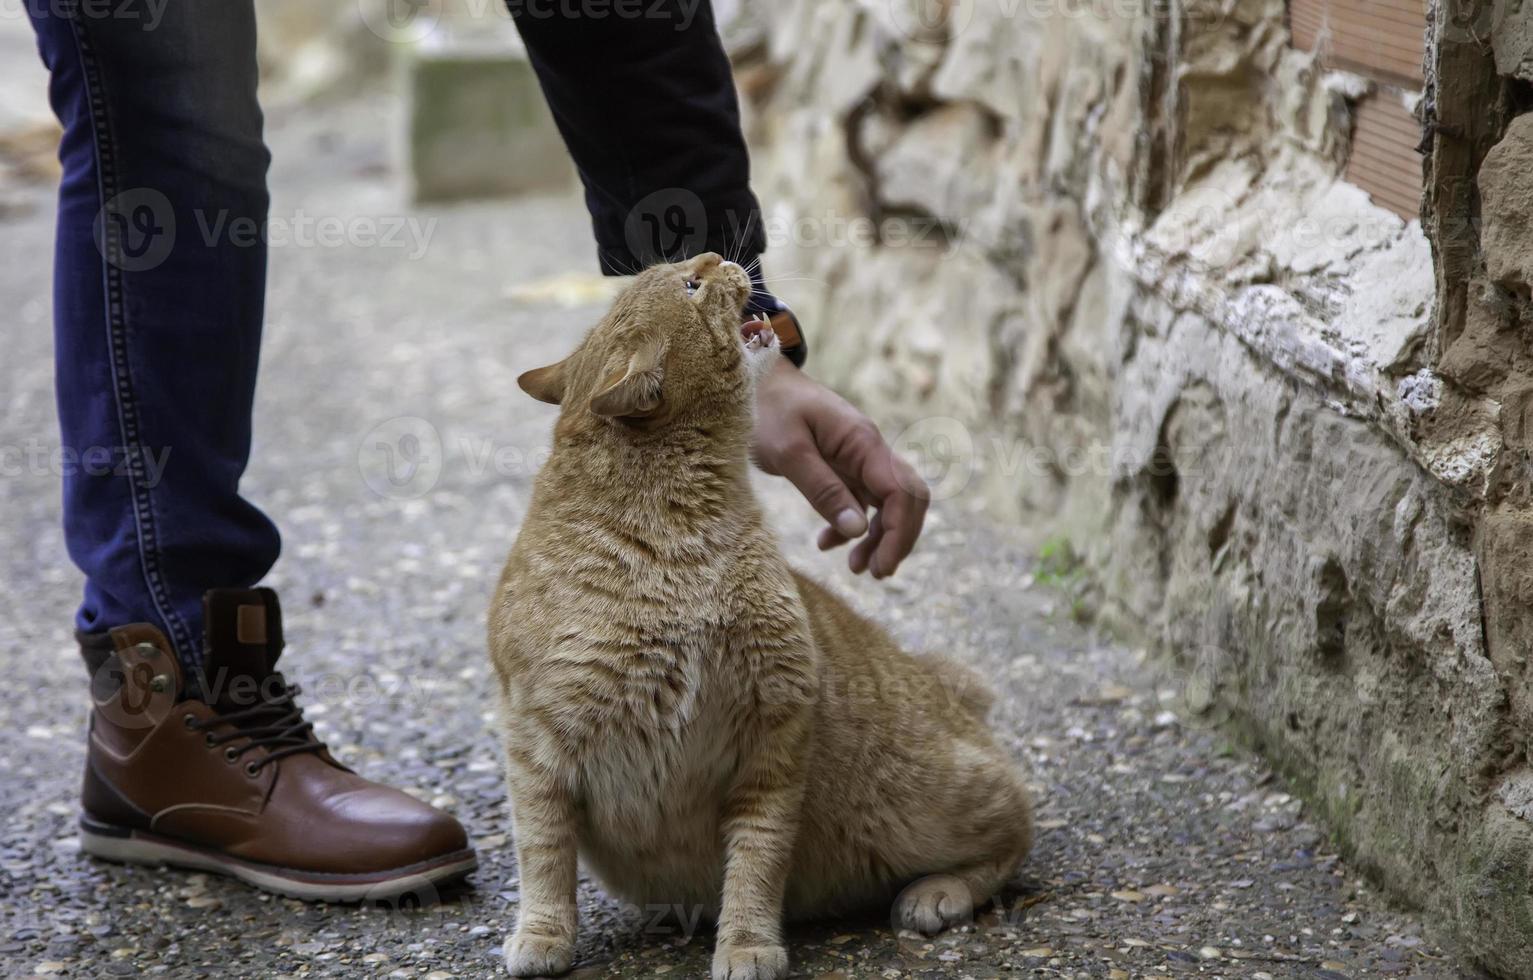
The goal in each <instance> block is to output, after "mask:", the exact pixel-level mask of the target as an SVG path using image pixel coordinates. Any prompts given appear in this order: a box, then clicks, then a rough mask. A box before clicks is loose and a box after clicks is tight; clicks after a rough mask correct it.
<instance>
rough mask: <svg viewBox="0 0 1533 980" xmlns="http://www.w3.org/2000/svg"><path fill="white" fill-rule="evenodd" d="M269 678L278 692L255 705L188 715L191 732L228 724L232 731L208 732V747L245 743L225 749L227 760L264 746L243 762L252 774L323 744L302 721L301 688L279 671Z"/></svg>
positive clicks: (315, 749)
mask: <svg viewBox="0 0 1533 980" xmlns="http://www.w3.org/2000/svg"><path fill="white" fill-rule="evenodd" d="M271 680H272V681H275V684H276V687H277V690H278V691H279V692H280V693H277V694H275V695H268V696H266V697H265V698H264V699H263V700H261V701H260V702H258V703H257V704H254V705H251V706H250V707H248V708H240V709H237V710H234V711H222V710H219V709H218V708H217V707H216V706H214V710H215V711H217V714H215V715H214V716H213V717H211V718H207V719H203V720H196V719H193V718H191V717H190V716H188V720H187V726H186V727H188V728H190V729H191V730H192V731H203V730H206V729H213V728H216V727H219V726H222V725H228V726H230V727H231V728H232V731H226V732H212V731H209V733H208V736H207V743H208V745H210V746H218V745H225V744H228V743H231V742H236V741H239V740H241V739H244V740H245V741H244V744H242V745H239V746H237V747H235V746H231V747H230V748H229V749H227V750H226V751H227V752H228V753H229V758H230V761H233V760H235V759H238V758H239V757H240V756H242V755H244V754H245V753H246V752H249V751H250V750H251V749H266V751H265V752H264V753H262V754H261V756H260V757H259V758H256V759H252V760H251V761H250V762H247V763H246V764H245V768H246V770H247V771H249V772H250V773H251V774H252V775H254V774H255V773H257V772H260V771H261V767H263V766H265V765H266V764H267V763H268V762H276V761H277V760H278V759H282V758H285V757H287V756H290V755H297V754H299V753H301V752H321V751H324V748H325V743H324V742H321V741H320V740H319V739H317V738H314V737H312V734H311V733H312V732H313V731H314V723H313V722H312V721H306V720H304V717H303V709H302V708H301V707H299V706H298V701H297V698H298V695H300V694H302V693H303V688H302V687H300V686H299V685H297V684H289V683H287V681H286V679H285V678H283V677H282V675H281V674H274V675H273V676H272V678H271ZM262 686H263V687H266V686H267V685H265V684H263V685H262Z"/></svg>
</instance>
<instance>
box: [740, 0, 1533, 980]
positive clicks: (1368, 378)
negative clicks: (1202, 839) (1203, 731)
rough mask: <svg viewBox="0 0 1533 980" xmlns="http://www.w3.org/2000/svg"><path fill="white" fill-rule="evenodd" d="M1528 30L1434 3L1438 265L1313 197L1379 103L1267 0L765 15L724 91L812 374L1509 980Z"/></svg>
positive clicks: (1526, 380) (1531, 272)
mask: <svg viewBox="0 0 1533 980" xmlns="http://www.w3.org/2000/svg"><path fill="white" fill-rule="evenodd" d="M1524 9H1533V8H1524V6H1523V5H1520V4H1511V3H1507V2H1502V0H1497V2H1496V3H1491V2H1489V0H1487V2H1484V3H1479V4H1476V3H1475V2H1474V0H1441V6H1440V7H1439V8H1438V9H1435V10H1434V11H1433V14H1432V29H1431V35H1430V41H1431V43H1430V45H1429V47H1430V53H1429V56H1428V62H1429V63H1428V65H1427V75H1428V84H1427V88H1426V91H1425V93H1424V95H1423V97H1422V101H1421V104H1420V105H1419V106H1418V107H1417V111H1418V114H1419V116H1420V117H1421V118H1422V119H1424V120H1425V121H1426V122H1427V128H1426V132H1427V133H1428V134H1430V139H1428V140H1427V141H1426V143H1425V146H1426V149H1427V150H1428V151H1429V152H1428V156H1427V157H1426V168H1427V169H1426V173H1427V185H1428V192H1427V199H1426V201H1425V204H1424V214H1425V215H1426V222H1427V223H1426V226H1425V227H1426V232H1425V233H1424V231H1423V225H1422V223H1421V222H1419V221H1412V222H1410V223H1408V224H1407V223H1404V222H1402V221H1401V220H1400V219H1398V218H1397V217H1395V216H1393V215H1392V214H1390V213H1388V212H1386V211H1384V210H1383V209H1380V208H1377V207H1375V206H1374V205H1373V204H1372V203H1370V202H1369V200H1368V199H1367V197H1366V195H1364V194H1363V192H1361V191H1360V190H1358V189H1357V188H1356V187H1353V186H1352V185H1350V184H1347V183H1346V182H1344V181H1343V180H1341V178H1340V177H1339V174H1340V173H1341V172H1342V170H1343V167H1344V164H1345V161H1346V159H1347V153H1348V141H1349V137H1350V120H1351V118H1352V112H1353V110H1354V107H1355V106H1356V104H1357V103H1358V100H1360V99H1363V98H1367V97H1384V96H1381V95H1376V94H1373V93H1371V92H1370V91H1369V87H1368V85H1367V83H1366V82H1364V81H1363V80H1361V79H1359V78H1356V77H1353V76H1348V75H1344V74H1340V73H1335V72H1329V71H1326V70H1324V69H1323V68H1322V67H1321V66H1320V65H1319V64H1317V63H1316V61H1315V60H1314V59H1313V58H1312V57H1311V56H1309V55H1306V54H1303V53H1300V52H1297V51H1295V50H1293V49H1292V48H1291V46H1290V44H1289V38H1288V33H1287V29H1286V27H1285V16H1284V13H1285V12H1284V5H1283V2H1282V0H1175V2H1170V0H1160V2H1153V0H1010V2H1006V0H955V2H953V3H950V4H946V5H934V4H931V3H922V2H920V0H878V2H856V0H782V3H781V5H780V7H778V8H776V12H775V13H774V16H773V18H772V22H771V24H770V28H769V30H768V32H767V34H766V36H765V38H764V39H763V40H762V41H761V42H760V43H759V44H758V45H756V46H755V47H754V48H753V49H752V50H751V51H749V52H746V53H745V55H744V56H743V57H742V61H741V72H740V77H741V84H742V88H743V89H744V91H745V92H746V94H747V109H748V118H749V125H750V128H751V135H752V138H753V139H754V141H755V142H756V144H757V146H758V148H759V149H758V153H757V157H756V168H757V174H756V183H757V187H758V190H759V191H760V193H761V196H762V198H763V200H764V201H765V202H766V204H767V208H768V217H767V226H768V236H769V239H770V241H771V245H772V250H771V253H770V255H769V263H768V271H769V272H770V273H773V274H775V275H777V276H781V277H783V278H784V279H786V280H790V281H788V282H784V283H783V285H782V287H781V291H782V292H783V293H785V294H786V295H789V296H791V297H792V298H793V300H794V301H795V304H796V305H797V306H799V307H802V308H803V312H804V313H806V314H807V322H809V323H811V324H814V325H817V326H816V330H815V333H814V334H813V342H814V346H815V353H814V360H813V368H814V370H815V372H816V373H818V374H819V375H820V376H822V377H823V378H825V379H827V380H829V381H831V382H832V383H834V384H835V385H837V386H838V387H840V388H842V389H843V390H845V391H846V392H848V393H849V394H850V395H852V396H853V397H855V398H856V399H857V400H858V401H859V402H861V403H862V404H864V405H865V406H866V407H868V408H869V409H870V410H871V411H872V412H874V413H875V414H877V415H878V416H879V417H880V418H881V419H884V420H887V422H888V423H889V424H888V425H887V428H889V429H890V431H891V434H896V433H900V436H899V442H900V444H901V445H902V446H903V447H904V448H905V449H907V450H908V451H911V452H913V453H915V454H916V455H917V456H918V457H920V458H922V459H924V460H925V462H926V463H927V465H928V467H929V473H930V475H931V476H933V478H934V484H935V486H936V488H937V492H938V494H939V495H941V496H944V497H948V498H951V499H952V500H953V502H954V503H956V504H960V505H961V504H964V503H983V505H984V506H986V507H988V508H990V509H993V510H998V511H1000V512H1002V513H1005V514H1008V515H1010V516H1012V517H1014V518H1015V519H1017V520H1018V521H1023V522H1026V523H1027V524H1028V525H1029V526H1031V527H1035V528H1038V529H1039V531H1040V537H1057V538H1065V539H1067V540H1068V541H1069V542H1070V543H1071V544H1072V545H1073V547H1074V548H1075V549H1076V550H1077V551H1078V552H1080V553H1081V554H1082V555H1083V556H1084V558H1085V560H1086V561H1087V563H1088V565H1089V567H1090V568H1091V569H1092V570H1093V572H1094V579H1095V581H1096V583H1097V588H1096V590H1095V592H1094V593H1093V595H1092V597H1091V602H1092V605H1093V606H1094V611H1095V612H1096V614H1097V615H1099V616H1100V617H1101V619H1102V620H1103V621H1104V622H1106V623H1108V624H1110V625H1112V626H1114V627H1116V628H1119V629H1124V630H1129V631H1133V632H1136V633H1139V634H1141V635H1145V636H1147V637H1148V638H1149V639H1150V640H1152V641H1153V643H1154V644H1155V645H1156V646H1157V647H1158V648H1159V649H1161V650H1162V651H1164V653H1165V654H1166V655H1167V656H1168V657H1171V658H1174V659H1175V660H1176V661H1177V662H1178V663H1179V664H1180V666H1181V667H1182V668H1183V669H1184V670H1185V671H1187V673H1188V674H1189V676H1190V678H1191V679H1192V681H1194V682H1195V683H1193V684H1191V685H1190V690H1192V691H1194V692H1196V701H1197V703H1196V704H1194V705H1192V707H1194V708H1198V709H1202V710H1204V711H1206V712H1207V713H1209V714H1210V715H1213V716H1215V717H1228V718H1229V719H1231V720H1232V723H1233V725H1234V728H1235V729H1236V730H1238V731H1240V732H1241V733H1243V734H1244V735H1245V736H1246V737H1247V738H1248V739H1249V740H1250V741H1251V742H1253V743H1254V744H1255V745H1256V746H1257V747H1258V748H1259V749H1260V750H1261V751H1263V752H1264V753H1266V754H1267V755H1268V756H1269V757H1270V758H1271V759H1273V760H1274V762H1275V764H1277V765H1279V766H1280V767H1281V768H1282V769H1283V771H1284V772H1285V773H1286V774H1287V775H1288V776H1289V777H1290V778H1291V779H1292V780H1293V781H1294V782H1295V784H1296V785H1298V786H1299V787H1300V788H1301V790H1302V791H1303V792H1304V793H1305V795H1306V796H1307V798H1308V799H1309V801H1310V803H1311V805H1312V806H1313V807H1314V808H1315V809H1316V810H1317V811H1319V812H1320V813H1322V814H1323V815H1324V816H1325V817H1326V818H1327V819H1328V821H1329V823H1330V826H1331V827H1332V829H1333V831H1334V832H1335V834H1336V836H1337V838H1338V839H1339V840H1340V841H1341V843H1342V845H1343V846H1344V847H1345V849H1346V850H1347V852H1348V853H1349V854H1350V855H1351V856H1352V857H1353V859H1354V860H1356V861H1357V862H1359V863H1360V864H1361V865H1362V866H1364V867H1366V868H1368V869H1369V870H1370V871H1371V872H1372V873H1373V874H1374V875H1375V876H1376V877H1377V878H1378V879H1379V880H1380V881H1382V882H1383V883H1384V884H1385V885H1386V886H1387V887H1388V888H1389V889H1390V890H1391V891H1392V892H1393V893H1394V894H1395V895H1396V896H1397V897H1399V898H1401V899H1402V900H1404V901H1407V902H1409V903H1412V904H1416V905H1419V906H1422V907H1424V908H1425V909H1427V910H1428V911H1429V912H1430V913H1432V914H1433V918H1434V919H1435V920H1436V921H1439V922H1440V923H1441V924H1442V925H1443V928H1444V929H1445V930H1447V931H1449V932H1451V933H1453V934H1454V935H1455V936H1456V937H1457V939H1458V941H1459V943H1460V945H1461V946H1462V947H1463V948H1464V949H1465V951H1466V952H1467V953H1469V954H1470V955H1472V956H1474V957H1475V958H1476V959H1478V960H1479V961H1480V962H1481V963H1483V964H1484V965H1486V966H1487V967H1489V968H1490V969H1492V970H1494V971H1497V972H1499V973H1502V974H1504V975H1506V976H1513V977H1533V899H1530V882H1533V822H1530V821H1533V773H1530V772H1529V770H1528V768H1527V759H1526V747H1527V739H1528V734H1529V732H1530V731H1533V692H1530V689H1529V683H1528V681H1529V680H1530V677H1529V676H1528V675H1529V667H1528V662H1527V653H1526V652H1527V650H1528V649H1529V646H1530V643H1533V618H1530V609H1533V564H1530V552H1533V500H1530V490H1529V482H1528V473H1529V469H1528V455H1527V454H1528V452H1529V451H1530V450H1533V351H1530V349H1529V347H1528V337H1529V333H1528V331H1529V329H1533V317H1529V321H1528V322H1529V326H1524V319H1523V316H1524V314H1523V311H1524V310H1525V309H1528V307H1529V303H1530V301H1533V300H1530V296H1533V240H1530V238H1529V231H1530V230H1533V115H1530V116H1525V117H1519V115H1518V113H1519V111H1520V110H1521V109H1522V108H1524V107H1527V106H1529V104H1530V103H1533V98H1530V93H1533V89H1529V88H1528V87H1527V81H1526V79H1533V69H1530V68H1529V66H1530V65H1533V13H1524V12H1522V11H1523V10H1524ZM933 10H936V11H943V10H945V11H946V17H945V18H943V17H933V16H931V15H930V14H931V11H933ZM1488 39H1493V41H1494V43H1493V44H1492V43H1487V40H1488ZM902 430H903V431H902ZM1147 819H1153V815H1147Z"/></svg>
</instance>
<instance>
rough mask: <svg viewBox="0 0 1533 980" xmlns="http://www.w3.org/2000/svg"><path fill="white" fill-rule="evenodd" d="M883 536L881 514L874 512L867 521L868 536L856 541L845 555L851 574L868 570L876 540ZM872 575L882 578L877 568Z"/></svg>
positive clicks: (876, 543) (876, 545)
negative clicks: (850, 550) (871, 517)
mask: <svg viewBox="0 0 1533 980" xmlns="http://www.w3.org/2000/svg"><path fill="white" fill-rule="evenodd" d="M883 537H884V521H883V514H882V512H880V513H877V514H874V515H873V519H872V520H871V521H869V522H868V536H867V537H865V538H863V539H862V540H861V541H859V542H857V544H856V545H855V546H854V547H853V548H852V552H851V554H849V555H847V556H846V567H847V568H850V569H851V570H852V574H853V575H861V574H862V573H863V572H865V571H867V570H868V567H869V560H870V559H871V558H872V556H873V554H874V552H875V549H876V548H877V547H878V542H879V541H881V540H882V539H883ZM873 577H874V578H882V576H880V575H879V574H878V572H877V570H875V571H874V573H873Z"/></svg>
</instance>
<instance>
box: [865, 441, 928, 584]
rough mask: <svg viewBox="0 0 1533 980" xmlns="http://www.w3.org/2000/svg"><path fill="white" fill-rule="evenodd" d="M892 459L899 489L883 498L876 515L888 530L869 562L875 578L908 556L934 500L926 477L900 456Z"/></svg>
mask: <svg viewBox="0 0 1533 980" xmlns="http://www.w3.org/2000/svg"><path fill="white" fill-rule="evenodd" d="M892 462H893V465H894V467H895V470H896V475H895V482H896V483H897V484H899V486H900V490H899V492H896V493H892V494H889V495H887V496H885V497H884V498H883V506H882V507H880V508H879V510H878V513H877V514H876V515H875V516H874V518H873V520H874V521H876V522H878V523H879V524H880V525H882V526H883V528H884V529H885V530H886V531H887V532H888V533H886V534H884V535H882V538H883V540H882V541H880V542H879V543H878V545H877V551H875V552H874V554H873V560H872V561H871V562H870V563H869V567H870V568H872V569H873V577H874V578H883V577H884V576H886V575H893V574H894V572H895V569H897V568H899V567H900V562H902V561H904V560H905V558H906V557H907V556H909V554H910V550H911V549H912V548H914V547H915V545H916V539H917V538H919V537H920V536H921V526H922V525H923V524H925V523H926V508H927V505H928V504H930V503H931V499H930V498H931V492H930V491H929V490H928V489H927V486H926V481H924V480H922V479H921V477H920V475H919V474H918V473H916V471H915V468H914V467H912V466H911V465H910V464H909V463H907V462H905V461H904V460H903V459H900V458H899V457H893V460H892ZM869 537H870V538H871V537H872V535H869Z"/></svg>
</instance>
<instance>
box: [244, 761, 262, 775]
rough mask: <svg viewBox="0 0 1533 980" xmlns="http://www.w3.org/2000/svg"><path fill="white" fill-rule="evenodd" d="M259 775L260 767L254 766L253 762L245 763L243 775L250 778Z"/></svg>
mask: <svg viewBox="0 0 1533 980" xmlns="http://www.w3.org/2000/svg"><path fill="white" fill-rule="evenodd" d="M260 774H261V767H260V766H258V765H256V764H255V763H254V762H247V763H245V775H247V776H250V777H255V776H259V775H260Z"/></svg>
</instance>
